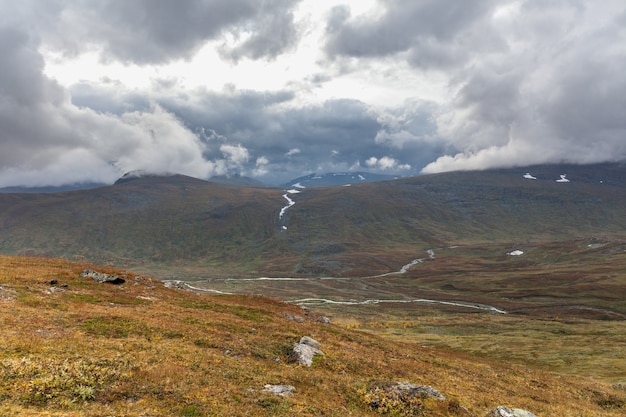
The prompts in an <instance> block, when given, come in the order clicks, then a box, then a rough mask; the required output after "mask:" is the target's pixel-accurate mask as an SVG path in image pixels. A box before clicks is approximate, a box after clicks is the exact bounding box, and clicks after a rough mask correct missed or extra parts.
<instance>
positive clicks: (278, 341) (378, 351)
mask: <svg viewBox="0 0 626 417" xmlns="http://www.w3.org/2000/svg"><path fill="white" fill-rule="evenodd" d="M85 268H91V269H96V270H98V271H100V272H107V273H117V274H118V275H120V276H123V277H124V279H125V280H126V282H125V283H124V284H123V285H119V286H114V285H109V284H98V283H96V282H94V281H92V280H91V279H88V278H81V277H80V276H79V274H80V272H81V271H82V270H83V269H85ZM51 280H56V281H57V284H55V285H52V284H50V281H51ZM65 285H67V286H66V287H65ZM293 316H302V317H304V318H305V319H304V320H303V321H302V322H299V321H294V320H292V319H290V317H293ZM316 318H317V317H316V316H315V314H312V313H307V312H305V311H303V310H302V309H300V308H299V307H296V306H291V305H286V304H283V303H280V302H277V301H274V300H271V299H268V298H264V297H246V296H206V295H198V294H193V293H189V292H185V291H181V290H176V289H168V288H166V287H165V286H164V285H162V283H161V282H159V281H157V280H155V279H153V278H150V277H147V276H143V275H136V274H133V273H127V272H124V271H119V270H114V269H111V268H106V267H95V266H91V265H86V264H81V263H70V262H66V261H61V260H53V259H44V258H21V257H0V320H1V327H0V332H1V334H0V336H1V337H0V415H2V416H4V415H6V416H103V415H116V416H137V415H144V416H164V415H172V416H249V415H255V416H264V415H266V416H274V415H278V416H281V415H282V416H297V415H302V416H308V415H311V416H312V415H315V416H318V415H321V416H345V415H351V416H371V415H380V414H381V413H382V412H385V413H386V415H411V414H410V413H411V412H412V411H410V410H411V408H409V406H407V405H406V404H392V406H390V407H388V408H385V409H384V410H383V409H378V410H376V409H374V408H372V407H371V405H370V404H369V403H368V394H367V393H368V391H367V390H368V388H369V387H370V386H371V384H372V383H373V381H389V382H392V381H408V382H412V383H416V384H423V385H431V386H433V387H435V388H436V389H437V390H439V391H440V392H442V393H443V394H444V395H445V396H446V398H447V400H446V401H442V402H433V401H423V402H422V403H420V405H419V407H414V409H413V410H418V411H415V412H416V413H417V414H415V413H413V414H412V415H428V416H455V415H459V414H458V413H459V410H460V408H459V407H460V406H464V407H466V408H467V409H468V413H469V414H468V415H477V416H483V415H484V414H486V412H487V411H488V410H490V409H492V408H494V407H496V406H498V405H508V406H512V407H516V408H524V409H527V410H529V411H532V412H533V413H535V414H537V415H538V416H620V415H624V412H625V411H626V405H625V402H626V393H625V392H624V391H620V390H617V389H613V388H611V387H610V386H609V385H608V384H606V383H602V382H598V381H595V380H592V379H586V378H580V377H571V376H568V375H562V374H555V373H552V372H547V371H545V370H541V369H536V368H532V367H530V366H527V365H523V364H519V363H518V364H508V363H506V362H504V361H501V360H500V361H494V360H491V359H487V358H483V359H480V360H477V359H474V358H472V357H469V356H467V355H462V354H458V353H453V352H446V351H442V350H437V349H432V348H424V347H421V346H419V345H418V344H411V343H402V342H394V341H389V340H385V339H382V338H380V337H378V336H373V335H369V334H366V333H361V332H356V331H351V330H347V329H345V328H343V327H340V326H336V325H333V324H323V323H320V322H319V321H318V320H316ZM418 325H419V323H418ZM303 335H310V336H312V337H314V338H315V339H316V340H318V341H319V342H320V343H322V350H323V351H324V352H325V353H326V355H325V356H324V357H321V358H320V359H319V360H317V361H316V362H315V364H314V365H313V367H311V368H306V367H303V366H298V365H294V364H292V363H289V362H288V351H289V348H290V347H291V346H292V344H293V343H294V342H296V341H297V340H298V339H299V338H300V337H301V336H303ZM265 384H287V385H293V386H294V387H295V388H296V391H295V392H294V394H293V395H292V396H291V397H279V396H276V395H274V394H271V393H268V392H265V391H263V387H264V385H265ZM407 410H409V411H407ZM407 413H409V414H407Z"/></svg>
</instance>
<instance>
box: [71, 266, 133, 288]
mask: <svg viewBox="0 0 626 417" xmlns="http://www.w3.org/2000/svg"><path fill="white" fill-rule="evenodd" d="M80 276H81V277H83V278H91V279H93V280H94V281H96V282H107V283H109V284H116V285H119V284H123V283H124V282H126V281H125V280H124V278H120V277H119V276H118V275H112V274H104V273H102V272H96V271H93V270H91V269H85V270H84V271H83V272H81V273H80Z"/></svg>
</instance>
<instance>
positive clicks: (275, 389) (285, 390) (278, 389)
mask: <svg viewBox="0 0 626 417" xmlns="http://www.w3.org/2000/svg"><path fill="white" fill-rule="evenodd" d="M295 390H296V388H295V387H294V386H292V385H270V384H266V385H265V386H264V387H263V391H269V392H271V393H272V394H276V395H280V396H283V397H289V396H290V395H291V394H293V392H294V391H295Z"/></svg>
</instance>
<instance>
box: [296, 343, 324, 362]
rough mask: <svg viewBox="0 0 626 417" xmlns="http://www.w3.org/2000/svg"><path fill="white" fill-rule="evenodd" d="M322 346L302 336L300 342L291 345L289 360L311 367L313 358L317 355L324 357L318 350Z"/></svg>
mask: <svg viewBox="0 0 626 417" xmlns="http://www.w3.org/2000/svg"><path fill="white" fill-rule="evenodd" d="M321 347H322V345H321V344H320V343H319V342H318V341H317V340H315V339H312V338H310V337H308V336H302V337H301V338H300V342H298V343H295V344H294V345H293V349H292V351H291V354H290V359H291V360H292V361H293V362H295V363H297V364H300V365H306V366H309V367H310V366H311V365H313V358H314V357H315V356H317V355H322V356H323V355H324V352H322V351H321V350H320V348H321Z"/></svg>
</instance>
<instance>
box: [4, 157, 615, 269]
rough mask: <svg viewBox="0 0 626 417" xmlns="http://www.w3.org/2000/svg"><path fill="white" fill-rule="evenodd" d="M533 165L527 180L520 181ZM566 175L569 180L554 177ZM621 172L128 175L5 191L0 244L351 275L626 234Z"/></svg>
mask: <svg viewBox="0 0 626 417" xmlns="http://www.w3.org/2000/svg"><path fill="white" fill-rule="evenodd" d="M528 170H532V173H533V175H534V176H535V177H536V178H537V179H536V180H529V179H526V178H523V176H522V174H523V173H525V172H526V171H528ZM564 172H565V173H566V174H567V178H568V179H569V180H570V182H569V183H558V182H556V181H555V180H556V179H559V178H560V174H561V173H564ZM625 178H626V169H625V168H624V166H622V165H592V166H547V167H531V168H523V169H510V170H494V171H484V172H456V173H446V174H438V175H429V176H421V177H413V178H401V179H396V180H391V181H382V182H372V183H363V184H355V185H352V186H350V187H347V186H340V187H315V188H300V189H291V190H288V192H285V190H282V189H263V188H245V187H231V186H226V185H223V184H216V183H212V182H207V181H202V180H198V179H194V178H190V177H184V176H180V175H174V176H168V177H143V178H133V179H130V180H128V181H124V182H120V183H118V184H116V185H113V186H109V187H102V188H97V189H90V190H81V191H71V192H64V193H53V194H0V252H1V253H4V254H29V255H45V256H53V257H65V258H68V259H84V260H87V261H91V262H97V263H106V264H111V265H116V266H121V267H133V268H135V269H139V270H142V271H146V272H150V273H153V274H155V275H157V276H159V277H167V276H173V275H175V274H176V275H177V276H179V277H180V276H182V277H184V276H187V277H189V276H203V275H204V276H214V275H219V274H227V275H239V276H242V275H249V276H261V275H292V276H323V275H332V276H337V275H341V276H360V275H363V271H367V273H371V274H374V273H385V272H390V271H393V270H395V269H397V268H399V267H400V266H401V265H403V264H404V263H405V261H406V259H407V258H410V257H412V256H414V254H415V253H422V252H423V251H424V250H427V249H429V248H432V247H434V246H437V247H441V246H451V245H458V244H477V243H489V242H494V241H498V242H510V243H514V242H530V241H546V240H559V239H571V238H580V237H589V236H592V235H593V236H605V237H611V236H613V237H615V236H617V237H620V236H623V234H624V231H625V230H626V211H624V210H623V209H622V208H623V207H626V188H625V185H624V184H625V182H624V179H625ZM172 266H173V268H172Z"/></svg>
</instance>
